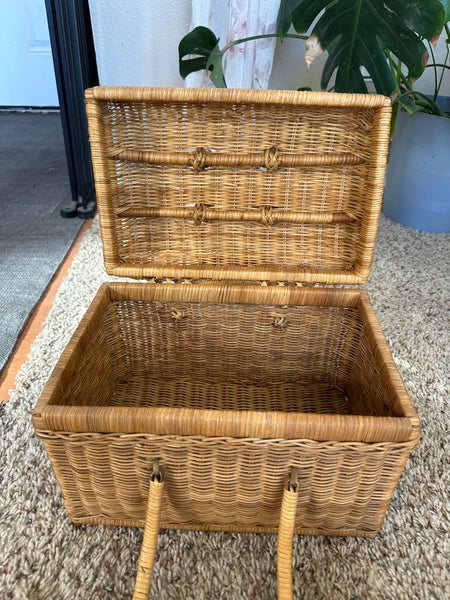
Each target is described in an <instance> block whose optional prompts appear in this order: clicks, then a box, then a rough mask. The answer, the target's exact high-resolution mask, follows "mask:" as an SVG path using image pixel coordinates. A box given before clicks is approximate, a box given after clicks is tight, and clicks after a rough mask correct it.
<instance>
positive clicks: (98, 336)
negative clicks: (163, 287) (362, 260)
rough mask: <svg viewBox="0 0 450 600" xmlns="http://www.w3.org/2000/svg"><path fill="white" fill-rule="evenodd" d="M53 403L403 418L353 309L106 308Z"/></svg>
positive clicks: (126, 304) (157, 304)
mask: <svg viewBox="0 0 450 600" xmlns="http://www.w3.org/2000/svg"><path fill="white" fill-rule="evenodd" d="M90 331H91V333H90V334H89V336H88V338H87V343H86V347H85V348H83V351H82V354H81V357H80V359H79V360H78V362H77V366H76V368H75V370H74V372H73V373H72V375H71V376H70V378H68V379H67V381H66V384H65V386H64V391H63V392H62V393H61V394H60V395H59V396H58V398H53V400H52V403H53V404H60V405H70V406H117V407H127V406H136V407H137V406H161V407H189V408H193V409H197V408H198V409H211V410H234V411H246V410H250V411H266V412H267V411H283V412H297V413H321V414H327V413H329V414H343V415H345V414H349V415H375V416H400V415H397V414H396V413H395V411H394V407H393V402H392V399H390V397H389V394H388V390H387V386H386V383H385V381H384V380H383V377H382V376H381V374H380V372H379V369H378V367H377V364H376V361H375V359H374V351H375V349H374V348H373V347H372V345H371V343H370V341H369V339H368V337H367V335H366V333H365V328H364V325H363V322H362V319H361V315H360V313H359V310H358V308H344V307H333V306H328V307H323V306H271V305H259V304H238V305H237V304H227V303H207V302H173V301H146V300H119V301H112V302H111V303H110V304H108V306H107V307H106V309H105V310H104V312H103V313H102V315H101V317H100V318H99V320H98V321H97V322H96V323H95V326H94V324H91V327H90Z"/></svg>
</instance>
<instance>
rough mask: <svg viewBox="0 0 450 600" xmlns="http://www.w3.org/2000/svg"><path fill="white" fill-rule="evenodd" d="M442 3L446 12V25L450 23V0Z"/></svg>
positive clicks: (442, 0)
mask: <svg viewBox="0 0 450 600" xmlns="http://www.w3.org/2000/svg"><path fill="white" fill-rule="evenodd" d="M440 2H441V4H442V5H443V7H444V11H445V15H444V23H448V22H449V21H450V0H440Z"/></svg>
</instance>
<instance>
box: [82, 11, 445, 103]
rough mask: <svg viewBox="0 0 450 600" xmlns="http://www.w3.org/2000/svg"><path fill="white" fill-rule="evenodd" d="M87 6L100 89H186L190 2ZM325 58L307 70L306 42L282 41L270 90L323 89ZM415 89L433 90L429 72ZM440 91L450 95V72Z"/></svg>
mask: <svg viewBox="0 0 450 600" xmlns="http://www.w3.org/2000/svg"><path fill="white" fill-rule="evenodd" d="M89 5H90V10H91V19H92V28H93V33H94V43H95V50H96V54H97V66H98V72H99V78H100V84H101V85H137V86H157V87H160V86H161V87H162V86H168V87H176V86H183V84H184V82H183V80H182V79H181V77H180V76H179V74H178V43H179V41H180V40H181V38H182V37H183V36H184V35H186V33H188V32H189V31H190V24H191V0H169V1H168V0H133V1H132V2H130V0H89ZM442 38H444V36H442ZM443 42H444V40H443V39H441V40H440V41H439V44H438V51H437V58H438V61H439V60H440V61H442V60H443V58H444V43H443ZM325 59H326V54H325V53H324V55H323V56H321V57H319V58H318V59H316V61H315V63H314V64H313V66H312V67H311V69H309V70H308V69H307V68H306V64H305V59H304V42H303V41H301V40H294V39H286V40H285V41H284V42H283V43H280V42H278V43H277V49H276V52H275V61H274V68H273V71H272V77H271V80H270V85H269V87H271V88H273V89H296V88H298V87H311V88H312V89H313V90H319V89H320V84H319V82H320V72H321V67H322V65H323V63H324V62H325ZM416 88H417V89H418V90H420V91H424V92H426V93H431V92H432V90H433V74H432V73H431V69H427V70H426V72H425V74H424V75H423V76H422V77H421V78H420V80H419V81H418V83H417V84H416ZM441 93H442V94H444V95H450V76H449V73H448V72H447V76H446V78H445V85H444V86H443V87H442V90H441Z"/></svg>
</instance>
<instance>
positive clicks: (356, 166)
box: [86, 87, 390, 284]
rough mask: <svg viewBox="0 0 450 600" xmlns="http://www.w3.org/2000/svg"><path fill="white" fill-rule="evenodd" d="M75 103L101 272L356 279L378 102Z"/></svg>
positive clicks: (239, 93)
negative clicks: (79, 108)
mask: <svg viewBox="0 0 450 600" xmlns="http://www.w3.org/2000/svg"><path fill="white" fill-rule="evenodd" d="M86 106H87V116H88V124H89V135H90V142H91V151H92V161H93V169H94V176H95V184H96V194H97V201H98V210H99V215H100V223H101V228H102V238H103V250H104V259H105V266H106V269H107V271H108V273H109V274H112V275H119V276H125V277H135V278H156V279H159V278H176V279H183V278H186V279H212V280H230V281H233V280H234V281H261V280H263V281H264V280H265V281H269V282H274V281H288V282H301V283H325V284H350V283H352V284H355V283H364V282H365V281H367V278H368V275H369V271H370V267H371V263H372V256H373V250H374V246H375V239H376V234H377V228H378V219H379V213H380V208H381V201H382V193H383V184H384V172H385V164H386V156H387V146H388V131H389V121H390V101H389V99H388V98H385V97H384V96H376V95H357V94H330V93H326V92H323V93H322V92H321V93H315V92H293V91H267V90H223V89H188V88H186V89H175V88H128V87H116V88H107V87H96V88H92V89H90V90H87V91H86Z"/></svg>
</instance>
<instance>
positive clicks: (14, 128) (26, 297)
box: [0, 112, 83, 370]
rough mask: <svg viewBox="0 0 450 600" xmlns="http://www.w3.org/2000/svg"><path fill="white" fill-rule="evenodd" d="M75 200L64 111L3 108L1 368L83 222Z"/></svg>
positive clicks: (0, 158) (0, 161)
mask: <svg viewBox="0 0 450 600" xmlns="http://www.w3.org/2000/svg"><path fill="white" fill-rule="evenodd" d="M70 200H71V191H70V184H69V177H68V172H67V163H66V154H65V149H64V140H63V135H62V127H61V118H60V115H59V113H58V112H54V113H30V112H0V370H1V369H2V368H3V367H4V365H5V363H6V361H7V359H8V358H9V356H10V355H11V353H12V351H13V349H14V346H15V343H16V341H17V338H18V336H19V335H20V332H21V331H22V329H23V327H24V325H25V323H26V321H27V319H28V316H29V315H30V313H31V312H32V310H33V308H34V307H35V305H36V304H37V303H38V301H39V299H40V298H41V296H42V294H43V293H44V291H45V289H46V287H47V285H48V284H49V282H50V281H51V279H52V277H53V275H54V274H55V272H56V270H57V269H58V267H59V265H60V264H61V262H62V261H63V260H64V257H65V256H66V254H67V252H68V251H69V249H70V246H71V245H72V243H73V241H74V239H75V237H76V235H77V233H78V231H79V229H80V227H81V225H82V224H83V222H82V220H81V219H63V218H62V217H61V215H60V209H61V206H62V205H64V204H67V203H68V202H70Z"/></svg>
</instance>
